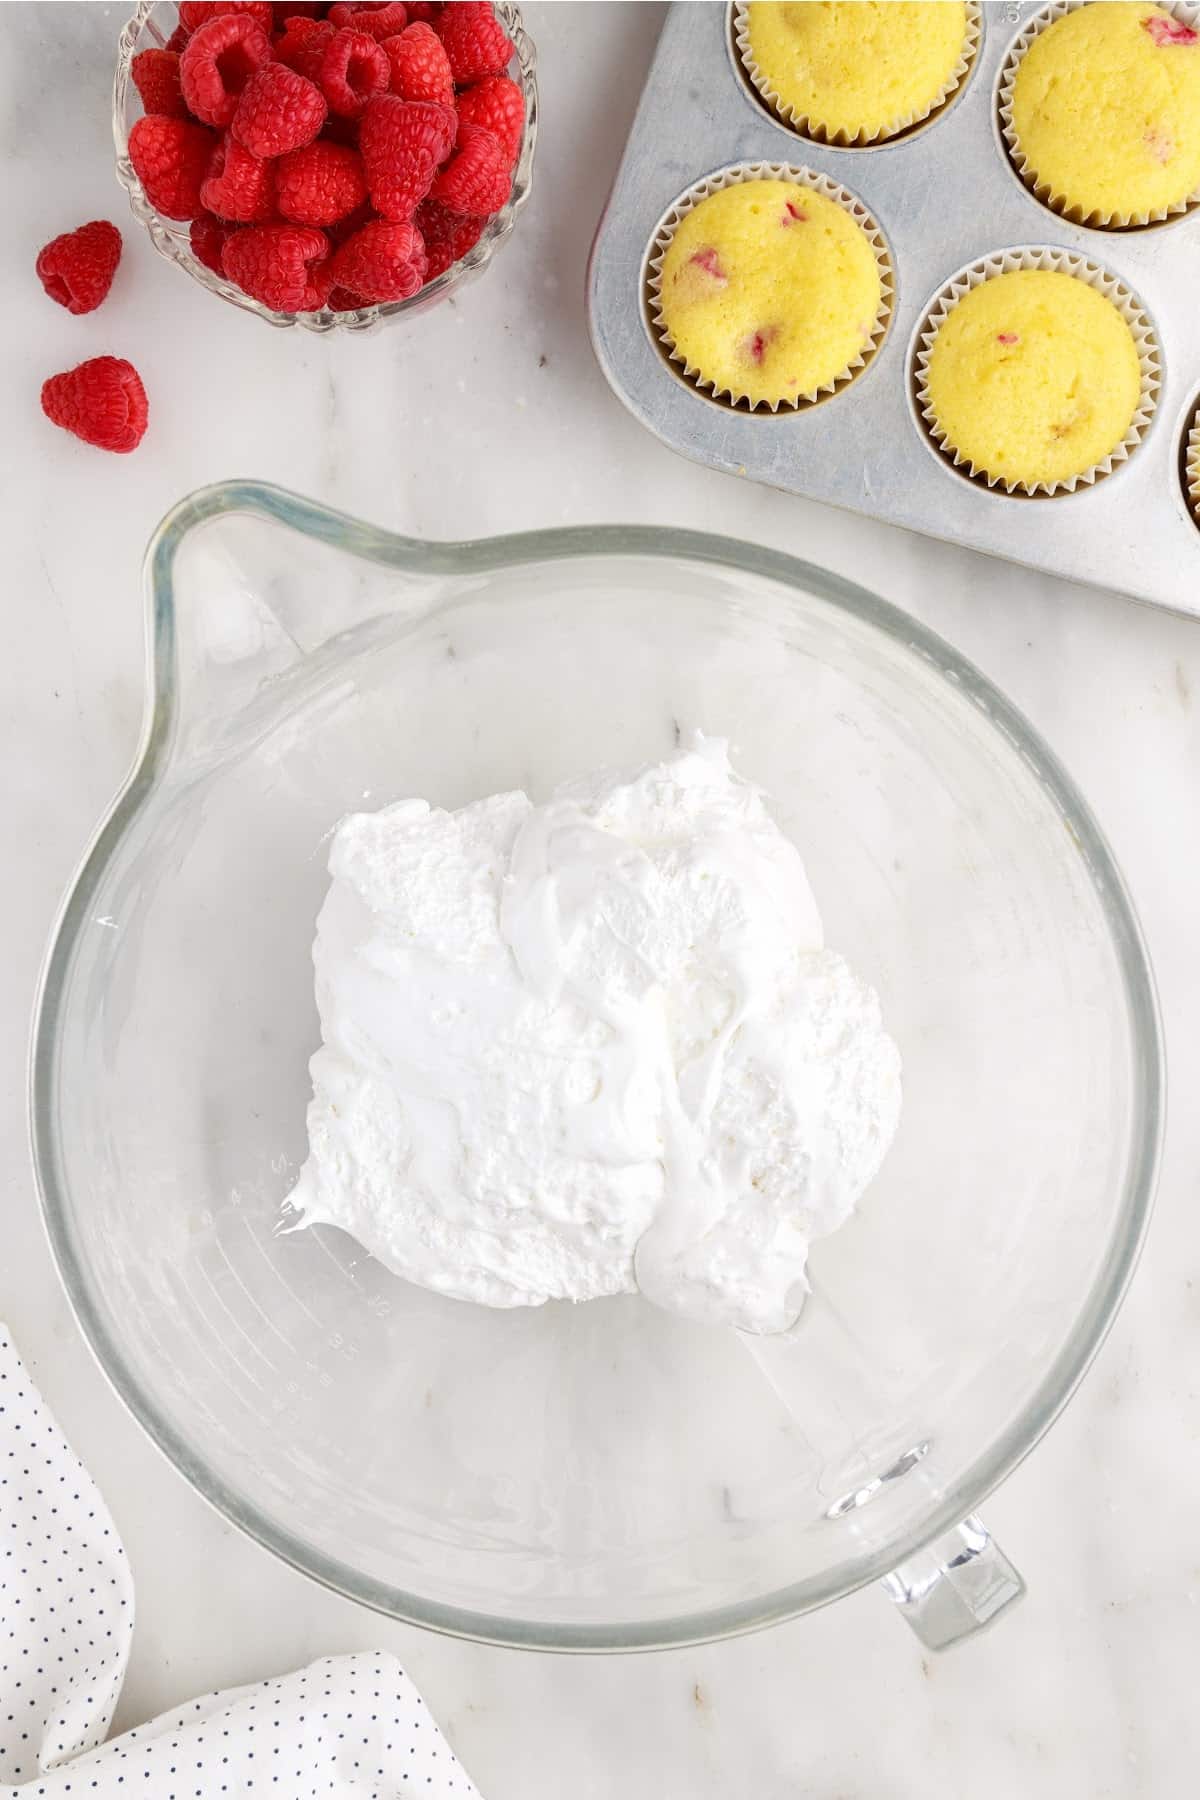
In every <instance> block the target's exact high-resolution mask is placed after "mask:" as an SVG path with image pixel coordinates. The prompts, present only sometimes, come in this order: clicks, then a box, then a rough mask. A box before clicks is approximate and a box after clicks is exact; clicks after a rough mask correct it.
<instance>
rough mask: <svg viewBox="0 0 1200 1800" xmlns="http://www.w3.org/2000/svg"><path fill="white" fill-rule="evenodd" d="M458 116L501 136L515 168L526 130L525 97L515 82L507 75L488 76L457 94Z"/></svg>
mask: <svg viewBox="0 0 1200 1800" xmlns="http://www.w3.org/2000/svg"><path fill="white" fill-rule="evenodd" d="M458 116H459V118H460V119H465V120H466V121H467V123H468V125H482V126H483V127H484V129H485V130H486V131H490V132H492V133H493V134H494V136H496V137H498V138H499V139H500V142H501V144H502V145H503V146H504V154H505V155H506V156H507V158H508V166H509V168H510V169H511V168H512V166H513V164H514V163H515V162H516V160H517V157H518V156H519V155H520V154H521V139H522V137H523V136H524V132H525V96H524V94H523V93H522V92H521V90H520V88H519V87H518V86H517V84H516V82H515V81H510V80H509V79H508V76H507V75H485V76H484V78H483V80H482V81H478V82H476V84H475V86H474V87H469V88H467V89H466V90H465V92H463V93H461V94H460V95H459V96H458Z"/></svg>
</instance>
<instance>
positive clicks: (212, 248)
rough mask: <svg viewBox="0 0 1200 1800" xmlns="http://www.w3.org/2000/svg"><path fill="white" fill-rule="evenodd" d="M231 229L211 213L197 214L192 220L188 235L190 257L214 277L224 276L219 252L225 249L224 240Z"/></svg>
mask: <svg viewBox="0 0 1200 1800" xmlns="http://www.w3.org/2000/svg"><path fill="white" fill-rule="evenodd" d="M230 229H231V227H230V226H228V225H226V224H224V223H223V222H222V221H221V220H220V219H214V217H213V215H212V214H211V213H206V212H201V213H197V214H196V216H195V218H194V219H193V220H192V225H191V230H190V231H189V233H188V236H189V238H190V239H191V245H192V255H193V256H194V257H195V258H196V261H197V262H201V263H203V264H204V266H205V268H206V269H211V270H212V272H213V274H214V275H224V273H225V268H224V265H223V263H222V262H221V252H222V251H223V250H224V248H225V240H226V238H227V237H228V236H229V233H230Z"/></svg>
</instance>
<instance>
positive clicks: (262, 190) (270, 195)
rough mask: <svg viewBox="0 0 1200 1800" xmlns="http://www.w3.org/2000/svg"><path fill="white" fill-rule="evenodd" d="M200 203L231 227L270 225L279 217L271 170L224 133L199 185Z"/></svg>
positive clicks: (272, 168) (229, 135)
mask: <svg viewBox="0 0 1200 1800" xmlns="http://www.w3.org/2000/svg"><path fill="white" fill-rule="evenodd" d="M200 200H201V203H202V204H203V205H204V206H206V207H207V208H208V210H209V212H211V213H216V215H217V217H218V218H219V219H225V220H226V221H228V222H230V223H232V224H236V225H266V224H269V222H270V221H271V220H272V219H274V218H277V217H278V213H277V210H276V206H275V170H274V167H273V165H272V164H271V163H269V162H264V161H263V160H262V158H261V157H259V156H252V155H251V153H250V151H249V150H247V149H246V147H245V145H244V144H239V143H238V141H237V139H236V138H235V137H234V136H233V134H232V132H228V131H227V132H226V133H225V137H224V139H223V141H222V142H221V143H219V144H218V145H217V147H216V149H215V150H214V151H213V159H212V162H211V163H210V164H209V169H208V174H207V175H206V176H205V178H204V180H203V182H202V183H201V185H200Z"/></svg>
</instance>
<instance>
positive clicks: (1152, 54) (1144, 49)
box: [1012, 0, 1200, 222]
mask: <svg viewBox="0 0 1200 1800" xmlns="http://www.w3.org/2000/svg"><path fill="white" fill-rule="evenodd" d="M1012 129H1013V132H1014V134H1015V136H1016V140H1017V148H1018V150H1019V152H1020V155H1021V157H1022V158H1023V159H1024V165H1025V175H1026V179H1028V180H1030V181H1031V182H1032V183H1033V184H1034V185H1035V186H1038V187H1041V186H1045V187H1046V188H1048V189H1049V190H1050V196H1051V198H1052V199H1054V200H1056V201H1057V202H1058V203H1059V204H1060V205H1063V206H1065V207H1066V208H1067V209H1073V208H1078V209H1079V211H1080V213H1081V214H1082V216H1083V217H1085V218H1097V219H1099V220H1101V221H1103V222H1108V221H1110V220H1112V219H1114V218H1115V219H1117V220H1118V221H1125V220H1128V219H1131V218H1137V217H1144V216H1145V215H1146V214H1149V213H1155V212H1159V213H1161V212H1163V211H1165V210H1167V209H1169V208H1170V207H1173V206H1178V205H1180V204H1181V203H1182V202H1183V201H1184V200H1186V199H1187V197H1188V195H1189V194H1192V193H1195V192H1196V191H1197V190H1198V189H1200V33H1197V32H1195V31H1193V30H1192V28H1191V27H1190V26H1188V25H1184V24H1182V23H1180V22H1179V21H1178V20H1176V19H1174V18H1172V17H1171V15H1170V13H1167V12H1164V10H1163V9H1162V7H1161V6H1137V5H1131V4H1129V0H1094V3H1093V4H1092V5H1089V6H1083V7H1080V8H1079V9H1078V11H1076V12H1070V13H1067V14H1065V15H1064V16H1063V17H1062V18H1061V19H1056V20H1055V22H1054V24H1053V25H1048V26H1047V27H1046V29H1045V30H1044V31H1041V32H1039V33H1038V35H1037V36H1036V37H1035V38H1034V40H1033V42H1032V43H1031V44H1030V46H1029V48H1028V50H1027V51H1026V52H1025V54H1024V56H1023V57H1022V58H1021V61H1020V63H1019V65H1018V67H1017V72H1016V77H1015V79H1014V82H1013V90H1012Z"/></svg>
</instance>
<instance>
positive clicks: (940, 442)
mask: <svg viewBox="0 0 1200 1800" xmlns="http://www.w3.org/2000/svg"><path fill="white" fill-rule="evenodd" d="M1014 269H1052V270H1055V271H1056V272H1057V273H1059V274H1062V275H1075V276H1077V277H1078V278H1079V279H1080V280H1081V281H1086V282H1087V283H1088V285H1089V286H1090V287H1094V288H1095V289H1096V290H1097V292H1098V293H1101V294H1103V295H1104V297H1105V299H1106V300H1111V301H1112V303H1113V305H1114V306H1115V307H1116V308H1117V310H1118V312H1119V313H1120V314H1121V317H1122V318H1123V319H1124V320H1125V323H1126V324H1127V325H1128V326H1129V329H1130V331H1131V332H1132V333H1133V341H1134V344H1135V345H1136V347H1137V353H1138V363H1139V365H1140V367H1141V375H1142V387H1141V394H1140V396H1139V399H1138V405H1137V411H1136V412H1135V413H1134V415H1133V418H1132V420H1131V421H1130V424H1129V429H1128V430H1127V431H1126V433H1125V436H1124V437H1123V438H1122V439H1121V442H1120V443H1119V444H1117V445H1116V446H1115V448H1114V449H1112V450H1111V451H1110V452H1109V453H1108V455H1107V456H1105V457H1103V458H1102V459H1101V460H1100V461H1099V462H1097V463H1093V465H1092V467H1091V468H1090V469H1085V470H1084V471H1083V473H1082V474H1079V475H1072V476H1069V477H1068V478H1067V479H1066V480H1064V481H1033V482H1027V481H1018V482H1009V481H1005V480H1003V479H1002V478H1001V477H1000V476H998V475H993V474H991V473H990V472H989V471H988V470H987V469H984V468H980V467H979V466H978V465H977V464H976V463H975V462H973V461H972V460H971V459H970V458H969V457H966V456H963V455H962V454H961V453H960V452H959V451H958V450H957V449H955V447H954V445H953V444H951V443H950V441H949V439H948V437H947V435H946V432H945V431H944V430H943V428H942V426H941V425H940V424H939V423H938V420H937V416H936V414H935V413H934V410H933V407H932V406H931V404H930V400H929V386H928V375H929V358H930V354H931V352H932V350H933V345H934V340H935V339H936V337H937V334H938V331H939V330H940V329H941V326H942V324H943V322H944V321H945V319H946V317H947V315H948V314H949V313H950V312H951V311H952V310H953V308H954V307H955V306H957V304H958V302H959V301H960V300H961V299H962V298H963V296H964V295H965V294H968V293H970V291H971V289H972V288H977V287H979V286H981V285H982V283H983V282H985V281H990V280H991V279H992V277H993V276H996V275H1007V274H1008V273H1009V272H1010V271H1011V270H1014ZM1161 375H1162V372H1161V364H1160V358H1159V349H1158V340H1157V338H1156V337H1155V334H1154V327H1153V326H1152V325H1151V323H1150V319H1149V316H1148V315H1147V313H1146V310H1145V308H1144V307H1143V305H1142V303H1141V301H1140V300H1139V299H1138V298H1137V295H1136V294H1134V293H1133V291H1132V289H1130V288H1128V287H1126V285H1125V283H1124V282H1123V281H1119V280H1118V279H1117V277H1116V276H1115V275H1112V274H1110V273H1109V271H1108V270H1107V269H1103V268H1101V266H1100V264H1099V263H1095V262H1092V261H1091V260H1090V258H1088V257H1086V256H1076V255H1074V254H1073V253H1072V252H1071V251H1069V250H1056V249H1053V248H1049V247H1045V248H1037V247H1030V248H1022V249H1015V250H1001V251H998V252H996V254H994V255H992V256H985V257H982V258H981V259H980V260H979V261H978V262H974V263H971V264H970V265H969V267H967V268H965V269H962V270H960V271H959V273H958V274H957V275H955V276H953V277H952V279H951V280H950V281H948V282H947V283H946V285H945V287H943V288H942V289H941V290H940V292H939V293H938V294H936V295H935V296H934V299H933V301H932V302H931V304H930V306H929V307H928V309H927V311H926V314H925V319H924V322H923V324H922V325H921V327H920V329H919V331H918V333H917V347H916V355H915V357H914V360H913V383H914V388H915V392H916V401H917V411H918V413H919V415H920V418H921V421H922V423H923V424H924V426H925V429H926V430H927V431H928V433H929V436H930V438H931V440H932V441H933V443H934V444H935V446H936V447H937V449H938V450H939V451H940V453H941V454H942V456H943V457H945V459H946V460H947V462H949V463H951V464H952V465H953V466H954V467H955V468H956V469H958V470H959V471H960V472H961V473H962V474H964V475H968V476H970V477H971V479H972V480H974V481H978V482H980V483H983V484H985V485H986V486H987V487H989V488H999V489H1001V490H1002V491H1003V492H1004V493H1008V494H1025V495H1035V494H1041V495H1053V494H1073V493H1074V492H1075V490H1076V489H1077V488H1079V487H1090V486H1091V485H1092V484H1093V483H1094V482H1097V481H1100V480H1102V479H1103V477H1104V476H1105V475H1111V474H1112V472H1113V470H1114V469H1115V468H1116V467H1117V466H1118V464H1120V463H1123V462H1126V461H1128V459H1129V457H1130V456H1131V455H1132V454H1133V452H1134V451H1135V450H1136V449H1137V447H1138V445H1139V444H1140V443H1141V441H1142V439H1143V437H1144V436H1145V435H1146V431H1147V428H1148V427H1149V424H1150V420H1151V418H1152V417H1153V415H1154V409H1155V406H1156V405H1157V404H1158V390H1159V387H1160V385H1161Z"/></svg>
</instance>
